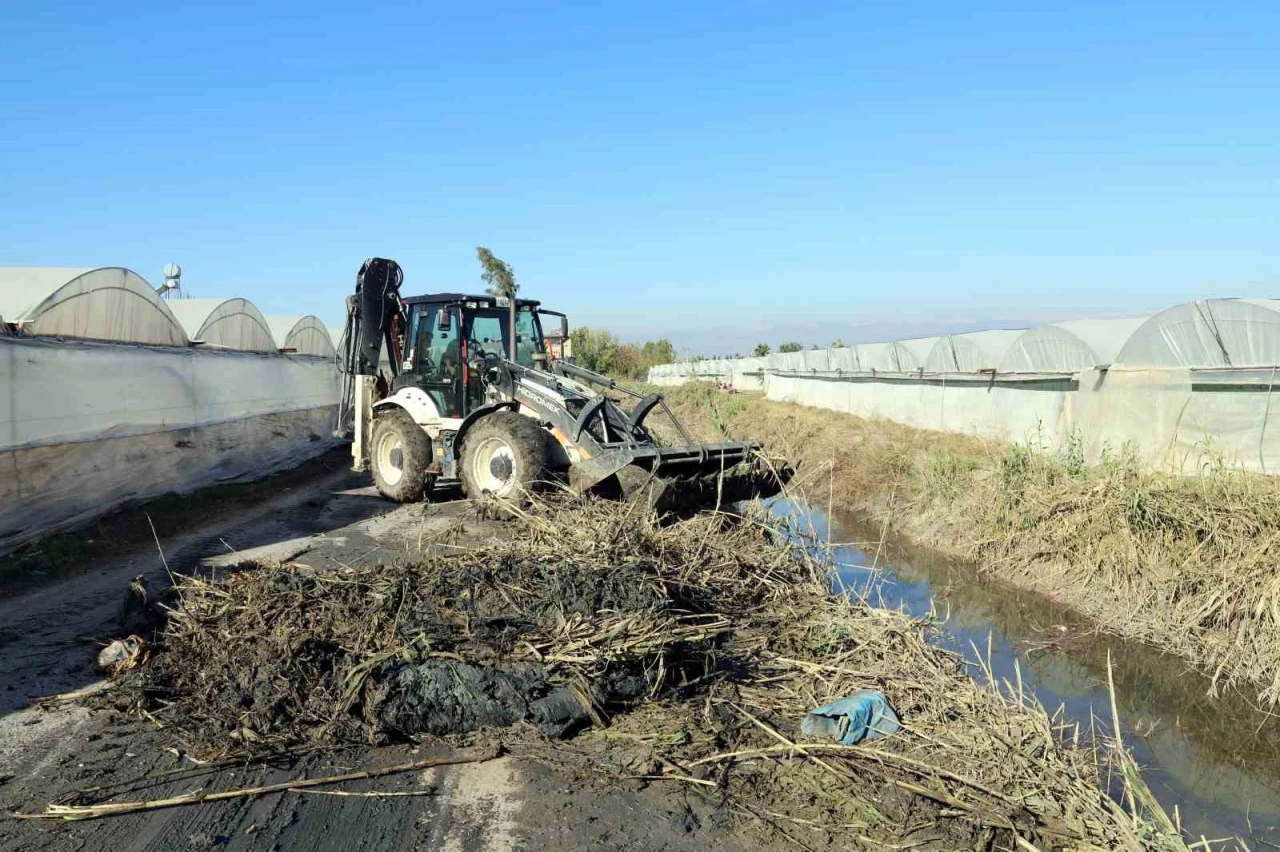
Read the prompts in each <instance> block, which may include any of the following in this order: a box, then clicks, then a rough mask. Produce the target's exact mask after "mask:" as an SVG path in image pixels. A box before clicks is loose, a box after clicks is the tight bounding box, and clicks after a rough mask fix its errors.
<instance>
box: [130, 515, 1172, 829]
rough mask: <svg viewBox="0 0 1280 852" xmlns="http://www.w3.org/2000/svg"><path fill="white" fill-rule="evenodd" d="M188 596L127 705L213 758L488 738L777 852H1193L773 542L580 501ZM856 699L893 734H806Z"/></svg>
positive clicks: (923, 638) (1084, 763) (748, 529)
mask: <svg viewBox="0 0 1280 852" xmlns="http://www.w3.org/2000/svg"><path fill="white" fill-rule="evenodd" d="M179 595H180V604H179V605H178V606H177V608H176V611H175V613H174V615H173V617H172V619H171V621H170V624H169V627H168V628H167V629H166V632H165V634H164V635H163V636H162V640H161V645H160V646H158V647H157V648H156V649H155V654H154V656H153V661H152V663H151V664H150V665H148V666H147V667H144V669H143V670H142V671H141V673H140V680H139V681H138V682H137V683H136V684H135V685H136V689H135V690H133V691H132V692H130V691H128V690H125V691H124V697H126V698H128V697H129V696H132V698H133V700H136V701H138V702H140V705H141V709H145V710H147V712H148V713H150V714H151V715H152V716H153V717H154V718H155V719H157V720H159V721H160V722H161V723H162V724H164V725H166V730H167V731H168V732H169V734H170V735H171V736H174V737H176V738H178V739H179V740H180V741H181V742H182V744H183V745H184V747H187V748H189V749H190V750H191V753H192V754H195V755H198V756H199V757H200V758H201V759H209V758H215V757H218V756H226V755H238V756H241V757H246V756H248V755H251V754H254V753H260V752H263V751H270V752H274V753H276V754H284V753H296V751H297V750H298V749H299V748H302V749H310V748H315V747H317V746H319V747H324V748H330V747H335V746H348V745H350V744H352V743H356V742H363V743H368V742H374V743H392V744H394V743H397V742H403V741H404V740H406V739H407V740H417V739H419V738H421V737H422V736H424V735H441V734H443V735H444V738H445V740H446V741H447V742H450V743H451V744H454V745H466V744H468V743H470V742H471V741H472V739H473V737H475V736H477V735H478V736H481V737H484V738H489V739H491V738H493V737H498V738H500V739H501V740H502V742H503V743H504V745H505V747H506V748H507V749H508V750H510V751H511V752H513V753H514V754H516V755H517V756H519V757H523V758H526V759H536V760H541V761H544V762H547V763H549V764H552V765H555V766H559V767H562V768H563V767H579V768H582V769H584V771H590V772H591V773H592V774H594V775H596V776H598V777H604V778H608V779H612V783H615V784H621V785H634V784H636V783H637V782H640V783H645V784H654V783H656V784H660V785H663V786H666V785H671V786H672V788H673V789H677V790H679V789H685V790H688V791H690V792H691V793H696V794H698V795H700V796H705V797H708V800H709V801H711V802H713V803H716V805H717V811H716V812H717V813H719V814H720V817H719V818H723V819H726V820H738V821H741V822H743V823H745V824H747V825H750V826H754V827H755V828H758V829H759V830H761V831H763V832H764V833H765V834H766V835H768V836H769V837H771V838H773V839H775V840H777V839H785V838H788V837H795V836H797V834H796V833H797V832H798V833H799V835H800V836H802V837H803V839H804V840H805V842H806V843H808V844H810V845H812V842H813V841H815V840H819V839H820V840H821V843H820V844H819V845H821V844H822V843H831V844H834V845H835V846H837V847H840V848H847V847H850V846H858V845H862V844H866V843H868V842H872V841H874V842H893V843H904V842H905V843H910V844H912V845H913V848H922V849H953V848H982V849H1013V848H1015V847H1020V848H1025V844H1026V843H1030V844H1032V845H1033V846H1035V847H1036V848H1040V849H1056V848H1077V847H1079V846H1081V845H1087V846H1095V847H1103V848H1129V849H1140V848H1166V849H1177V848H1181V846H1180V841H1179V840H1178V838H1177V837H1176V835H1175V834H1173V833H1172V832H1170V831H1168V830H1165V829H1161V828H1160V825H1161V824H1162V823H1160V822H1159V819H1160V815H1159V814H1157V813H1155V812H1152V811H1149V810H1147V809H1146V807H1145V806H1144V803H1143V796H1144V790H1143V789H1142V788H1140V787H1135V788H1134V789H1133V792H1134V794H1135V800H1136V805H1135V806H1136V807H1137V809H1138V813H1137V814H1136V815H1135V814H1131V813H1127V812H1126V808H1125V807H1124V806H1122V805H1120V804H1119V803H1117V802H1116V801H1115V800H1113V799H1111V798H1109V797H1108V796H1106V795H1105V794H1104V793H1103V792H1102V789H1101V787H1100V783H1101V782H1100V779H1099V775H1098V764H1097V755H1095V754H1094V752H1093V751H1092V750H1091V749H1089V748H1086V747H1083V746H1078V745H1076V744H1075V741H1074V736H1075V733H1074V732H1072V733H1071V736H1072V738H1073V740H1072V741H1070V742H1068V741H1065V740H1064V738H1063V733H1062V731H1061V730H1060V729H1059V728H1057V727H1056V726H1055V725H1054V724H1053V723H1052V722H1051V720H1050V719H1049V718H1048V717H1047V716H1046V715H1045V714H1044V712H1043V710H1041V709H1040V708H1039V707H1038V706H1035V705H1032V704H1030V703H1028V702H1027V701H1025V697H1023V696H1018V695H1010V694H1007V693H1003V692H1000V691H999V690H997V689H994V688H990V687H983V686H980V685H978V684H976V683H975V682H974V681H973V680H972V679H970V678H969V677H968V674H967V671H966V668H965V666H964V664H963V662H962V661H960V660H959V659H957V658H956V657H955V656H954V655H952V654H949V653H947V652H945V651H941V650H939V649H937V648H935V647H933V646H932V645H930V644H929V642H928V641H927V638H928V634H929V631H930V630H931V629H932V628H931V626H930V624H929V623H928V622H926V621H919V620H913V619H912V618H910V617H908V616H907V615H905V614H902V613H894V612H889V611H886V610H883V609H879V608H876V607H872V606H868V605H864V604H862V603H861V602H857V601H855V602H853V603H852V604H851V603H850V602H848V601H846V600H843V599H840V598H837V597H834V596H832V595H831V594H830V575H829V572H828V566H827V565H825V564H823V563H820V562H815V561H813V560H812V559H810V558H809V557H808V556H807V555H806V554H805V553H804V552H802V551H797V549H796V548H794V547H791V546H790V545H788V544H787V543H786V542H785V541H782V540H781V539H780V538H779V537H777V536H776V535H774V534H773V533H771V532H770V530H769V528H768V527H767V526H765V525H762V524H757V523H744V522H739V521H734V520H732V519H729V518H727V517H725V516H722V515H702V516H698V517H695V518H692V519H689V520H685V521H681V522H679V523H671V524H665V525H664V524H657V523H655V522H654V520H653V519H652V518H650V517H646V516H644V515H643V514H642V513H637V512H634V511H633V510H632V509H631V508H630V507H626V506H620V505H618V504H615V503H607V502H602V501H596V500H588V501H582V502H574V503H571V504H569V505H564V506H560V507H544V508H542V509H539V510H538V511H536V512H532V513H529V514H526V515H524V516H522V517H521V518H520V519H519V520H517V521H513V522H512V525H511V528H510V533H509V535H508V536H507V537H505V540H502V541H500V542H499V543H495V544H492V545H488V546H484V547H478V548H474V549H467V550H462V551H460V552H457V553H454V554H451V555H432V556H430V557H424V558H420V559H413V560H408V561H406V562H405V563H403V564H400V565H393V566H360V565H356V564H348V565H346V566H344V567H343V568H341V569H338V570H331V571H316V570H314V569H313V568H311V567H310V566H307V565H305V564H300V563H286V564H284V565H264V566H253V567H249V568H246V569H245V570H242V571H239V572H237V573H234V574H232V575H231V576H229V577H222V578H218V579H212V580H198V579H196V580H190V581H184V582H183V583H182V584H181V585H180V587H179ZM860 689H872V690H878V691H881V692H882V693H883V694H884V696H885V697H886V698H887V700H888V702H889V703H890V704H891V706H892V707H893V708H894V709H895V710H896V711H897V713H898V714H899V716H900V717H901V719H902V722H903V727H902V729H901V730H899V731H897V732H896V733H894V734H892V735H890V736H887V737H884V738H882V739H878V740H876V741H875V742H864V743H861V744H858V745H849V746H845V745H840V744H838V743H834V742H831V741H828V740H814V739H810V738H805V737H803V736H802V731H801V724H800V723H801V720H802V718H803V717H804V716H805V715H806V713H808V712H809V711H810V710H812V709H813V708H814V707H815V706H817V705H819V704H827V703H829V702H831V701H835V700H838V699H841V698H844V697H847V696H851V695H853V694H855V693H856V692H857V691H858V690H860ZM116 701H117V704H116V706H117V707H119V706H120V704H119V699H118V698H117V699H116ZM147 702H150V703H147ZM477 731H478V732H479V734H477ZM797 743H799V744H798V745H797ZM1122 766H1123V764H1121V765H1118V766H1117V767H1116V768H1122Z"/></svg>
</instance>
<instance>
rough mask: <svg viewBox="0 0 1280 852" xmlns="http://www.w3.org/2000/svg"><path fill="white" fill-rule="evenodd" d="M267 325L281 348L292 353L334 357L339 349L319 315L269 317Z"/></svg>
mask: <svg viewBox="0 0 1280 852" xmlns="http://www.w3.org/2000/svg"><path fill="white" fill-rule="evenodd" d="M267 327H268V328H269V329H270V330H271V336H272V337H274V338H275V340H276V343H277V344H278V345H279V347H280V348H281V349H284V350H291V351H289V353H288V354H291V355H315V356H318V357H321V358H332V357H333V356H334V355H335V354H336V353H337V350H336V349H335V348H334V341H333V339H332V338H331V337H330V333H329V329H327V328H325V326H324V323H322V322H321V321H320V319H319V318H318V317H314V316H305V317H281V316H272V317H267Z"/></svg>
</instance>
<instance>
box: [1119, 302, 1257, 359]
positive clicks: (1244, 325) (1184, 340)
mask: <svg viewBox="0 0 1280 852" xmlns="http://www.w3.org/2000/svg"><path fill="white" fill-rule="evenodd" d="M1277 364H1280V300H1276V299H1205V300H1203V301H1198V302H1187V303H1185V304H1181V305H1175V306H1174V307H1172V308H1169V309H1168V310H1165V311H1161V312H1160V313H1158V314H1156V315H1155V316H1153V317H1150V318H1149V319H1148V320H1147V321H1146V322H1144V323H1142V325H1141V326H1139V327H1138V328H1137V330H1135V331H1134V332H1133V334H1132V335H1131V336H1130V337H1129V339H1128V340H1127V341H1126V342H1125V344H1124V347H1123V348H1121V350H1120V352H1119V354H1117V355H1116V358H1115V365H1116V366H1123V367H1200V368H1205V367H1271V366H1275V365H1277Z"/></svg>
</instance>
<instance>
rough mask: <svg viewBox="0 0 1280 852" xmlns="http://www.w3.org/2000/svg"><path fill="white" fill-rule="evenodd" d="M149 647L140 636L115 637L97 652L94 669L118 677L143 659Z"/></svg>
mask: <svg viewBox="0 0 1280 852" xmlns="http://www.w3.org/2000/svg"><path fill="white" fill-rule="evenodd" d="M149 647H150V646H149V645H148V643H147V640H145V639H143V638H142V637H141V636H136V635H131V636H126V637H125V638H124V639H116V640H114V641H113V642H111V644H109V645H107V647H105V648H103V649H102V650H101V651H99V652H98V659H97V662H96V663H95V664H94V671H96V672H98V673H99V674H105V675H107V676H108V677H119V676H120V675H122V674H124V673H125V672H127V671H130V670H131V669H133V668H135V667H136V666H137V665H138V664H139V663H141V662H143V661H145V660H146V656H147V649H148V648H149Z"/></svg>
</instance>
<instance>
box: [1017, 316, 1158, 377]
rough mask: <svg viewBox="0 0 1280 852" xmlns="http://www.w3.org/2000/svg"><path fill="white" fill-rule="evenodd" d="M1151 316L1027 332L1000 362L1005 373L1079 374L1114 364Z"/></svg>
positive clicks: (1042, 327)
mask: <svg viewBox="0 0 1280 852" xmlns="http://www.w3.org/2000/svg"><path fill="white" fill-rule="evenodd" d="M1148 318H1149V317H1146V316H1137V317H1115V318H1110V319H1082V320H1070V321H1068V322H1058V323H1050V324H1048V325H1040V326H1036V327H1035V328H1031V329H1027V330H1026V331H1024V332H1023V333H1022V334H1021V335H1019V336H1018V339H1017V340H1015V341H1014V342H1013V345H1012V346H1010V347H1009V351H1008V352H1006V353H1005V356H1004V358H1003V359H1002V360H1001V361H1000V372H1002V373H1076V372H1079V371H1081V370H1092V369H1093V368H1094V367H1098V366H1102V365H1106V364H1110V363H1112V362H1113V361H1115V359H1116V355H1117V354H1119V352H1120V349H1121V348H1122V347H1123V346H1124V345H1125V342H1126V341H1127V340H1128V339H1129V337H1130V336H1131V335H1132V334H1133V333H1134V332H1135V331H1136V330H1137V329H1138V327H1139V326H1141V325H1142V324H1143V323H1144V322H1146V321H1147V319H1148Z"/></svg>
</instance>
